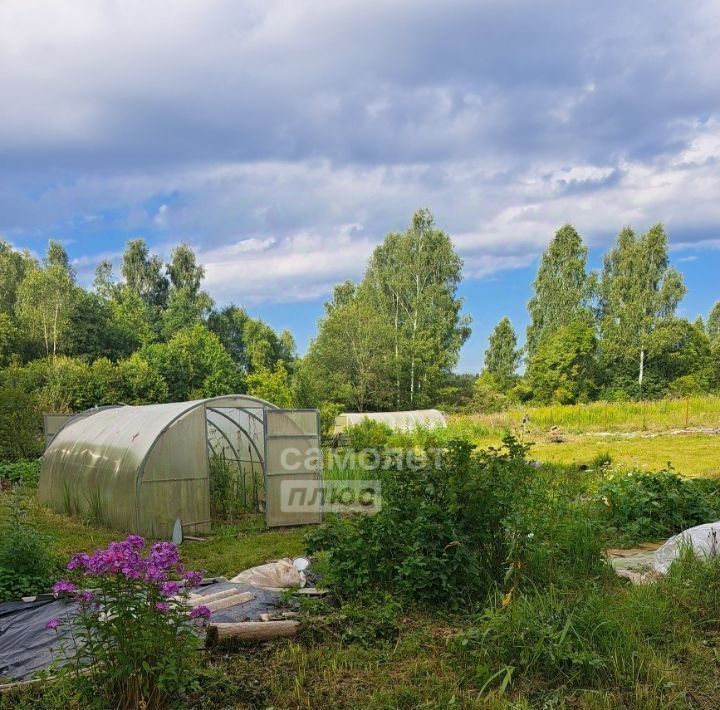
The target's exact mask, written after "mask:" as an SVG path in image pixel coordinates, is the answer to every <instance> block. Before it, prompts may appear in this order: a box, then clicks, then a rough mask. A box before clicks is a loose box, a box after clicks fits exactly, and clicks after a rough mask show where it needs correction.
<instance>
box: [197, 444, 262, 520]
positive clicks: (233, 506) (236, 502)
mask: <svg viewBox="0 0 720 710" xmlns="http://www.w3.org/2000/svg"><path fill="white" fill-rule="evenodd" d="M263 485H264V482H263V478H262V471H261V470H259V469H258V468H256V467H251V466H249V465H243V464H238V463H237V462H235V461H233V460H230V459H228V458H226V457H225V455H224V454H217V455H215V454H213V455H212V456H211V457H210V515H211V517H212V518H213V519H215V520H234V519H236V518H238V517H239V516H240V515H242V514H243V513H247V512H249V511H257V510H258V506H259V503H260V499H261V491H262V488H263Z"/></svg>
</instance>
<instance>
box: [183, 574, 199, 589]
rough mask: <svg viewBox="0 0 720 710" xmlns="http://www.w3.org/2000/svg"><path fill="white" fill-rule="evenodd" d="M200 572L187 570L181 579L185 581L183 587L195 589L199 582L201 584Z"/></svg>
mask: <svg viewBox="0 0 720 710" xmlns="http://www.w3.org/2000/svg"><path fill="white" fill-rule="evenodd" d="M202 578H203V576H202V572H196V571H194V570H189V571H188V572H185V574H184V575H183V579H184V580H185V586H186V587H197V586H199V585H200V582H202Z"/></svg>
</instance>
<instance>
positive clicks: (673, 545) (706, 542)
mask: <svg viewBox="0 0 720 710" xmlns="http://www.w3.org/2000/svg"><path fill="white" fill-rule="evenodd" d="M684 546H688V547H691V548H692V550H693V552H694V553H695V556H696V557H698V558H699V559H702V560H708V559H713V558H715V557H717V556H718V553H719V552H720V522H717V523H706V524H705V525H696V526H695V527H694V528H688V529H687V530H683V531H682V532H681V533H679V534H678V535H674V536H673V537H671V538H670V539H669V540H668V541H667V542H666V543H665V544H664V545H663V546H662V547H660V548H658V549H657V550H656V551H655V558H654V560H653V569H654V570H655V571H656V572H658V573H660V574H667V572H668V570H669V569H670V565H671V564H672V563H673V562H674V561H675V560H676V559H677V558H678V557H679V555H680V553H681V551H682V550H683V548H684Z"/></svg>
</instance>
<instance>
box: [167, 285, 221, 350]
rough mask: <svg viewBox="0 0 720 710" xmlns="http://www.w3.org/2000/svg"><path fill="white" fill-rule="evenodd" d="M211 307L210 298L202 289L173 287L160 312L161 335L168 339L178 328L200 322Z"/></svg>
mask: <svg viewBox="0 0 720 710" xmlns="http://www.w3.org/2000/svg"><path fill="white" fill-rule="evenodd" d="M211 308H212V299H211V298H210V296H208V294H206V293H205V292H204V291H199V292H195V293H193V292H192V291H191V290H190V288H188V287H181V288H175V287H173V288H172V289H170V297H169V298H168V304H167V308H166V309H165V310H164V311H163V313H162V331H161V334H162V337H163V338H164V339H165V340H168V339H170V338H171V337H172V336H173V334H174V333H177V332H178V331H179V330H182V329H183V328H189V327H191V326H193V325H195V324H196V323H202V322H203V321H204V319H205V316H206V315H207V313H208V312H209V311H210V309H211Z"/></svg>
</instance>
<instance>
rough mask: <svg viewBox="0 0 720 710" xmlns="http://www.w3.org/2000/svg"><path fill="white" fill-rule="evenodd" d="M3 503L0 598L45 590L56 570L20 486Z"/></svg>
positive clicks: (46, 544)
mask: <svg viewBox="0 0 720 710" xmlns="http://www.w3.org/2000/svg"><path fill="white" fill-rule="evenodd" d="M6 507H7V510H6V513H5V516H4V518H3V522H2V526H0V601H7V600H8V599H19V598H20V597H23V596H28V595H31V594H38V593H40V592H46V591H48V590H49V589H50V586H51V585H52V582H53V578H54V575H55V573H56V570H57V565H56V561H55V559H54V558H53V556H52V554H51V553H50V552H49V548H50V545H49V540H48V538H47V536H45V535H43V534H42V533H40V531H39V530H38V528H37V525H36V523H35V520H34V518H33V511H32V508H31V505H30V501H29V500H28V497H27V496H26V494H25V491H24V490H23V488H22V486H16V487H15V488H14V489H13V492H12V494H11V495H10V499H9V502H7V503H6Z"/></svg>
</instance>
